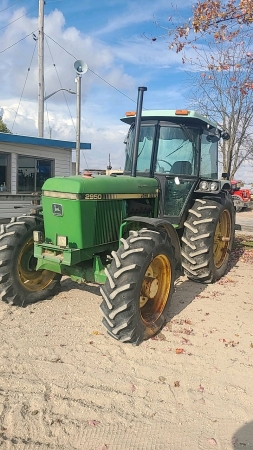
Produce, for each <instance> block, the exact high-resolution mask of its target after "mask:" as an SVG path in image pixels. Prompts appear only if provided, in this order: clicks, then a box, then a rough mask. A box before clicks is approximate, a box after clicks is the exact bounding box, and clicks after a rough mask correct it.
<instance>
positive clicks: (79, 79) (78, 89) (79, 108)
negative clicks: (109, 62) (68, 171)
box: [76, 75, 81, 175]
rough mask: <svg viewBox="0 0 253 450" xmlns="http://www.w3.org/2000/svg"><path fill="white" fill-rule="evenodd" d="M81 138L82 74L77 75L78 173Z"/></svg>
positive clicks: (78, 168) (77, 168)
mask: <svg viewBox="0 0 253 450" xmlns="http://www.w3.org/2000/svg"><path fill="white" fill-rule="evenodd" d="M80 140H81V75H77V76H76V175H79V171H80Z"/></svg>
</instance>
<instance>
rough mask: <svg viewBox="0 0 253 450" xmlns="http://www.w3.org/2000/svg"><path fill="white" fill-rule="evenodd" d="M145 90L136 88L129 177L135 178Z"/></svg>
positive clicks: (144, 88)
mask: <svg viewBox="0 0 253 450" xmlns="http://www.w3.org/2000/svg"><path fill="white" fill-rule="evenodd" d="M146 90H147V88H146V87H139V88H138V99H137V111H136V118H135V128H134V130H135V133H134V150H133V159H132V170H131V177H136V168H137V159H138V148H139V138H140V130H141V113H142V103H143V92H145V91H146Z"/></svg>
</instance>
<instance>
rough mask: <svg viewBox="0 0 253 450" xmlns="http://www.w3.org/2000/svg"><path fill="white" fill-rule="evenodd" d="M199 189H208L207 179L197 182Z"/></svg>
mask: <svg viewBox="0 0 253 450" xmlns="http://www.w3.org/2000/svg"><path fill="white" fill-rule="evenodd" d="M199 189H201V191H208V190H209V189H210V188H209V183H208V182H207V181H201V182H200V183H199Z"/></svg>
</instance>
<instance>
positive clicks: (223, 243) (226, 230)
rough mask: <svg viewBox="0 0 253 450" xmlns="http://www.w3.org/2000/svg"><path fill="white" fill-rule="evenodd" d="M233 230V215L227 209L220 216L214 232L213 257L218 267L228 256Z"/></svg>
mask: <svg viewBox="0 0 253 450" xmlns="http://www.w3.org/2000/svg"><path fill="white" fill-rule="evenodd" d="M231 230H232V226H231V215H230V213H229V211H228V210H227V209H225V210H224V211H223V212H222V214H221V216H220V218H219V221H218V223H217V226H216V230H215V234H214V248H213V259H214V265H215V267H216V268H217V269H219V268H220V267H221V266H222V264H223V263H224V261H225V259H226V257H227V254H228V250H229V245H230V240H231Z"/></svg>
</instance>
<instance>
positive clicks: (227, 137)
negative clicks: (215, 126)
mask: <svg viewBox="0 0 253 450" xmlns="http://www.w3.org/2000/svg"><path fill="white" fill-rule="evenodd" d="M221 137H222V139H224V141H228V140H229V139H230V134H229V133H228V132H227V131H222V133H221Z"/></svg>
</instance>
